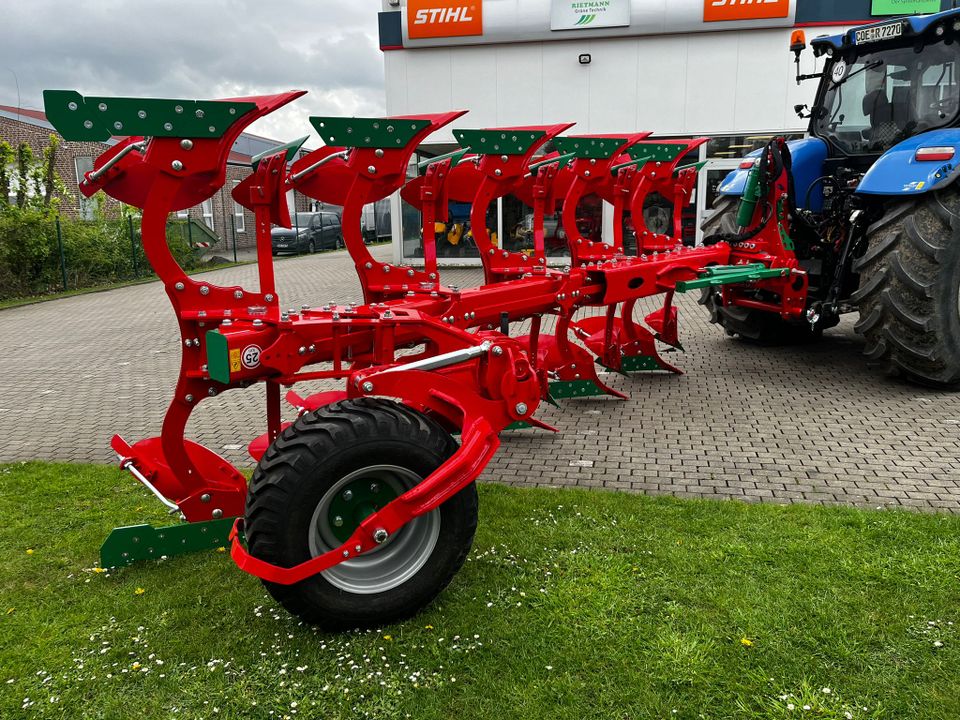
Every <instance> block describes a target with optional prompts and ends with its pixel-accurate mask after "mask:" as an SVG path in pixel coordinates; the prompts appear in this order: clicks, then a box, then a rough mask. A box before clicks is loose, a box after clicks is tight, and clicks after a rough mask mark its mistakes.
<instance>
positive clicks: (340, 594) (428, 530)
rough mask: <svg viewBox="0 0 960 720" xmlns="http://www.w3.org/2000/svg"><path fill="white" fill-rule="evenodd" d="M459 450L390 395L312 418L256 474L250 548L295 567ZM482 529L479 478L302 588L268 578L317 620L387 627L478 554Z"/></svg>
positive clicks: (275, 447)
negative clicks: (475, 540)
mask: <svg viewBox="0 0 960 720" xmlns="http://www.w3.org/2000/svg"><path fill="white" fill-rule="evenodd" d="M456 449H457V444H456V442H455V441H454V440H453V438H452V437H451V436H450V435H449V434H448V433H447V432H445V431H444V430H443V429H442V428H441V427H440V426H439V425H438V424H436V423H435V422H434V421H433V420H431V419H429V418H427V417H425V416H423V415H421V414H420V413H417V412H414V411H413V410H410V409H409V408H406V407H404V406H402V405H399V404H397V403H395V402H392V401H388V400H379V399H373V398H361V399H358V400H345V401H342V402H338V403H334V404H333V405H328V406H327V407H325V408H321V409H320V410H316V411H314V412H312V413H308V414H306V415H303V416H302V417H300V418H299V419H298V420H297V421H296V422H295V423H294V424H293V425H291V426H290V427H289V428H287V429H286V430H284V431H283V433H281V435H280V437H279V438H277V440H276V441H275V442H274V443H273V444H272V445H271V446H270V448H269V449H268V450H267V452H266V454H265V455H264V456H263V458H262V459H261V460H260V463H259V464H258V465H257V469H256V471H255V472H254V474H253V479H252V480H251V483H250V492H249V494H248V496H247V508H246V536H247V543H248V547H249V550H250V552H251V554H253V555H254V556H255V557H258V558H260V559H262V560H266V561H268V562H271V563H273V564H275V565H280V566H283V567H291V566H293V565H297V564H299V563H302V562H304V561H305V560H308V559H310V558H311V557H315V556H317V555H319V554H322V553H323V552H325V551H327V550H330V549H333V548H335V547H339V546H340V545H341V544H342V543H343V542H344V541H346V539H347V538H349V536H350V535H351V534H352V533H353V531H354V530H355V529H356V527H357V525H358V524H359V522H360V521H361V520H363V519H364V518H365V517H367V515H369V514H370V513H372V512H373V511H374V509H379V508H381V507H383V506H384V505H386V504H387V503H388V502H389V501H390V500H392V499H394V498H395V497H397V496H398V495H401V494H403V493H404V492H406V490H408V489H410V488H411V487H413V486H414V485H416V484H417V483H419V482H420V481H421V480H422V479H423V478H425V477H426V476H427V475H429V474H430V473H431V472H433V471H434V470H435V469H436V468H437V467H439V465H440V464H441V463H443V462H444V460H446V459H447V458H449V457H450V456H451V455H452V454H453V453H454V452H455V451H456ZM476 527H477V490H476V486H475V485H474V484H473V483H471V484H470V485H468V486H467V487H465V488H464V489H463V490H461V491H460V492H459V493H458V494H457V495H455V496H454V497H452V498H451V499H450V500H448V501H447V502H445V503H444V504H443V505H442V506H441V507H439V508H437V509H436V510H434V511H432V512H430V513H427V514H425V515H422V516H420V517H418V518H415V519H414V520H412V521H411V522H409V523H407V525H405V526H404V527H403V528H401V529H400V530H399V531H398V532H396V533H394V534H393V535H392V536H391V537H390V538H388V539H387V541H386V542H385V543H383V544H382V545H381V546H379V547H378V548H376V549H375V550H372V551H369V552H367V553H364V554H363V555H361V556H359V557H357V558H355V559H353V560H348V561H346V562H343V563H341V564H339V565H337V566H335V567H333V568H331V569H330V570H327V571H325V572H323V573H321V574H319V575H316V576H314V577H312V578H309V579H307V580H304V581H302V582H300V583H297V584H296V585H276V584H273V583H269V582H264V585H265V586H266V588H267V590H268V591H269V592H270V594H271V595H272V596H273V597H274V598H275V599H276V600H277V601H278V602H279V603H280V604H282V605H283V606H284V607H285V608H286V609H287V610H288V611H290V612H291V613H293V614H294V615H296V616H297V617H299V618H300V619H302V620H303V621H305V622H307V623H310V624H313V625H319V626H321V627H323V628H325V629H329V630H344V629H350V628H359V627H371V626H378V625H382V624H385V623H389V622H392V621H395V620H399V619H402V618H406V617H409V616H411V615H413V614H415V613H416V612H417V611H419V610H420V609H421V608H423V607H424V606H425V605H427V604H428V603H429V602H430V601H432V600H433V599H434V598H435V597H436V596H437V594H438V593H439V592H440V591H441V590H443V588H445V587H446V586H447V584H448V583H449V582H450V580H451V579H452V578H453V576H454V575H455V574H456V572H457V571H458V570H459V569H460V567H461V566H462V565H463V563H464V561H465V560H466V557H467V553H469V551H470V546H471V545H472V543H473V535H474V532H475V530H476Z"/></svg>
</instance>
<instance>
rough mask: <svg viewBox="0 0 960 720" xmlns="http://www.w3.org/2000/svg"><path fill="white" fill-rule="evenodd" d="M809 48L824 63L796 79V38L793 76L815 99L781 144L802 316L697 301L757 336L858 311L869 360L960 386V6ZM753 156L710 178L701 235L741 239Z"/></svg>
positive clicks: (756, 158) (816, 326) (797, 331)
mask: <svg viewBox="0 0 960 720" xmlns="http://www.w3.org/2000/svg"><path fill="white" fill-rule="evenodd" d="M811 46H812V50H813V53H814V55H816V56H817V57H824V58H825V64H824V68H823V71H822V73H817V74H816V75H801V74H800V55H801V53H802V51H803V50H804V49H805V42H804V40H803V38H802V33H799V32H798V33H795V34H794V39H793V40H792V41H791V50H792V51H793V52H794V53H795V57H796V62H797V81H798V82H800V81H801V80H805V79H811V78H818V79H819V80H820V85H819V88H818V90H817V94H816V100H815V102H814V104H813V106H812V107H810V108H807V107H806V106H798V107H797V112H798V114H800V116H801V117H804V118H807V117H809V120H810V124H809V137H806V138H804V139H802V140H795V141H791V142H789V143H787V147H788V148H789V152H788V153H787V154H788V155H789V161H790V162H789V175H790V180H791V192H790V200H791V204H792V207H791V208H790V234H791V235H792V241H793V246H794V247H793V250H794V252H795V253H796V259H797V261H798V263H799V266H800V268H802V269H803V270H806V272H807V273H808V276H809V289H808V291H807V300H806V312H805V313H804V314H803V316H802V317H803V319H802V320H800V321H799V322H797V321H793V322H791V321H790V320H789V319H785V318H784V317H783V316H781V315H778V314H776V313H771V312H765V311H763V310H758V309H756V308H757V307H762V303H761V302H759V299H758V300H757V301H756V302H748V301H741V302H740V303H739V304H737V303H732V302H729V300H728V297H729V296H728V294H726V293H724V292H722V291H721V290H720V289H708V290H706V291H705V292H704V295H703V297H702V299H701V302H702V303H703V304H704V305H706V306H707V308H708V309H709V310H710V313H711V319H712V320H713V321H714V322H716V323H718V324H720V325H721V326H722V327H723V328H724V329H725V330H726V331H727V333H728V334H730V335H731V336H734V335H735V336H740V337H742V338H744V339H749V340H754V341H759V342H776V341H787V340H796V339H800V338H810V337H816V336H818V335H819V334H820V333H821V332H822V331H823V330H824V329H826V328H829V327H832V326H834V325H836V324H837V323H838V322H839V317H840V315H841V314H842V313H847V312H854V311H856V312H858V313H859V321H858V322H857V324H856V331H857V333H859V334H860V335H861V336H863V338H864V340H865V347H864V353H865V354H866V356H867V358H868V360H869V361H870V362H872V363H874V364H876V365H877V366H879V367H881V368H882V369H883V370H884V371H886V372H888V373H891V374H896V375H901V376H904V377H906V378H909V379H911V380H913V381H916V382H920V383H923V384H926V385H931V386H936V387H943V388H960V186H958V184H957V183H955V180H956V179H957V176H958V174H960V162H958V161H960V10H948V11H946V12H941V13H936V14H933V15H925V16H912V17H904V18H898V19H895V20H891V21H885V22H879V23H873V24H870V25H864V26H861V27H856V28H853V29H851V30H849V31H848V32H846V33H844V34H842V35H833V36H822V37H818V38H816V39H815V40H813V41H812V43H811ZM764 152H765V150H757V151H755V152H754V153H751V154H750V155H748V156H747V157H746V158H745V159H744V162H743V163H742V164H741V165H740V168H739V169H738V170H736V171H734V172H733V173H731V174H730V175H729V176H727V177H726V178H725V179H724V181H723V182H722V183H721V185H720V187H719V194H720V197H719V199H718V201H717V204H716V205H715V212H714V214H713V215H711V217H710V218H709V219H708V220H707V221H706V223H705V224H704V230H705V231H706V233H707V235H708V237H707V238H706V240H705V242H711V241H712V240H719V239H722V240H726V241H729V242H733V243H734V244H736V242H737V241H738V239H739V240H741V241H742V240H743V238H745V237H746V236H747V232H748V229H747V228H746V227H745V226H744V225H742V224H740V223H742V222H743V218H744V217H749V213H747V215H746V216H745V215H744V214H743V211H742V205H743V204H744V202H746V201H747V200H748V199H749V193H750V183H749V182H748V180H749V177H750V174H751V171H752V170H753V169H754V166H759V164H760V161H761V157H762V156H763V153H764ZM745 193H746V194H747V195H748V197H746V198H745V197H743V196H744V195H745ZM755 199H756V198H754V200H755ZM738 211H739V213H738ZM757 292H758V293H759V292H763V291H762V290H757ZM740 297H743V293H741V294H740Z"/></svg>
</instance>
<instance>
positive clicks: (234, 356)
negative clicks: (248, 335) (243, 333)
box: [230, 348, 240, 373]
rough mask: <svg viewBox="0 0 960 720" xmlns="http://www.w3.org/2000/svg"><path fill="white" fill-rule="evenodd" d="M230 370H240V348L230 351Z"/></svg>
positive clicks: (232, 371)
mask: <svg viewBox="0 0 960 720" xmlns="http://www.w3.org/2000/svg"><path fill="white" fill-rule="evenodd" d="M230 372H231V373H235V372H240V348H234V349H233V350H231V351H230Z"/></svg>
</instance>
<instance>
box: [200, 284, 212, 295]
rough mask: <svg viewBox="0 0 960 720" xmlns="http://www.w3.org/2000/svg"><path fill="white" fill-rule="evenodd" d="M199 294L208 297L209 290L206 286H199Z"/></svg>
mask: <svg viewBox="0 0 960 720" xmlns="http://www.w3.org/2000/svg"><path fill="white" fill-rule="evenodd" d="M200 294H201V295H209V294H210V288H209V287H207V286H206V285H201V286H200Z"/></svg>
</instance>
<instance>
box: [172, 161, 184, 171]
mask: <svg viewBox="0 0 960 720" xmlns="http://www.w3.org/2000/svg"><path fill="white" fill-rule="evenodd" d="M170 167H172V168H173V169H174V170H176V171H177V172H179V171H180V170H183V163H182V162H180V161H179V160H174V161H173V162H172V163H170Z"/></svg>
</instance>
